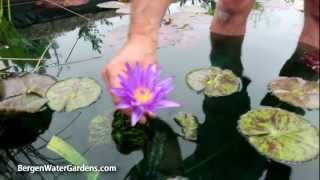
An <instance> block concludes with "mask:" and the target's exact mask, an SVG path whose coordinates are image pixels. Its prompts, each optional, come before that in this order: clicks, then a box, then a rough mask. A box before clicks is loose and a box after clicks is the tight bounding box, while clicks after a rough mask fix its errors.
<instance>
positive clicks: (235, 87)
mask: <svg viewBox="0 0 320 180" xmlns="http://www.w3.org/2000/svg"><path fill="white" fill-rule="evenodd" d="M186 81H187V84H188V86H189V87H190V88H191V89H192V90H195V91H203V92H204V94H205V95H207V96H209V97H219V96H228V95H231V94H233V93H235V92H238V91H240V90H241V80H240V78H238V77H237V76H236V75H235V74H234V73H233V72H232V71H230V70H222V69H220V68H218V67H210V68H202V69H195V70H192V71H191V72H189V73H188V74H187V75H186Z"/></svg>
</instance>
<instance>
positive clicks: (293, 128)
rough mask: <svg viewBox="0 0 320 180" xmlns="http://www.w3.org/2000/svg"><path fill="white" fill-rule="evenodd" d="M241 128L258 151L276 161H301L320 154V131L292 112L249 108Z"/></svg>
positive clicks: (242, 118)
mask: <svg viewBox="0 0 320 180" xmlns="http://www.w3.org/2000/svg"><path fill="white" fill-rule="evenodd" d="M239 129H240V132H241V133H242V134H243V135H244V136H245V137H246V138H248V141H249V143H250V144H251V145H252V146H254V147H255V148H256V149H257V151H259V152H260V153H261V154H263V155H265V156H267V157H269V158H271V159H273V160H276V161H281V162H288V163H299V162H305V161H308V160H312V159H314V158H316V157H317V156H318V155H319V130H318V129H317V128H315V127H313V126H312V125H311V124H310V123H309V122H308V121H307V120H305V119H303V118H302V117H301V116H299V115H296V114H294V113H291V112H289V111H285V110H282V109H279V108H265V109H258V110H253V111H250V112H248V113H246V114H244V115H242V116H241V119H240V121H239Z"/></svg>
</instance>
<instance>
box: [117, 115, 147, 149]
mask: <svg viewBox="0 0 320 180" xmlns="http://www.w3.org/2000/svg"><path fill="white" fill-rule="evenodd" d="M113 118H114V119H113V122H112V139H113V141H114V142H115V143H116V145H117V149H118V151H119V152H120V153H122V154H130V153H131V152H133V151H137V150H141V149H142V148H143V147H144V145H145V143H146V142H147V141H148V139H149V136H148V135H149V133H148V128H147V126H145V125H141V124H139V123H138V124H137V125H136V126H134V127H132V126H131V122H130V118H129V117H128V116H127V115H126V114H124V113H123V112H121V111H119V110H118V111H115V113H114V115H113Z"/></svg>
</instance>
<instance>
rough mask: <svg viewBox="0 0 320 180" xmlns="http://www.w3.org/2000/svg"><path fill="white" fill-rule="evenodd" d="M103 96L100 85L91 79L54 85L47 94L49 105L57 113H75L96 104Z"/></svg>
mask: <svg viewBox="0 0 320 180" xmlns="http://www.w3.org/2000/svg"><path fill="white" fill-rule="evenodd" d="M100 94H101V87H100V86H99V84H98V83H97V82H96V81H95V80H93V79H90V78H71V79H67V80H63V81H60V82H58V83H56V84H55V85H53V86H52V87H51V88H50V89H49V90H48V92H47V98H48V100H49V102H48V105H49V107H50V108H51V109H52V110H55V111H67V112H70V111H74V110H77V109H79V108H83V107H86V106H89V105H90V104H92V103H94V102H95V101H96V100H97V99H98V98H99V96H100Z"/></svg>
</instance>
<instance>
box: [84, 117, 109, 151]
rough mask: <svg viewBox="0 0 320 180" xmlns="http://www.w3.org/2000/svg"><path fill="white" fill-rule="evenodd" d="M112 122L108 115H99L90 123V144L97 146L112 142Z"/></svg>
mask: <svg viewBox="0 0 320 180" xmlns="http://www.w3.org/2000/svg"><path fill="white" fill-rule="evenodd" d="M111 131H112V127H111V120H110V119H109V117H108V115H106V114H104V115H98V116H96V117H95V118H93V119H92V120H91V121H90V125H89V139H88V140H89V144H90V145H91V146H97V145H101V144H108V143H110V142H111Z"/></svg>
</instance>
